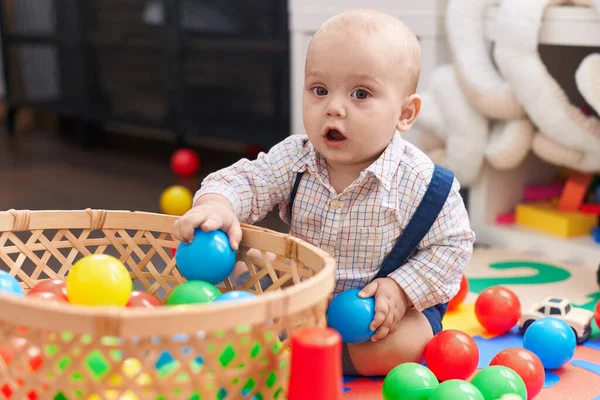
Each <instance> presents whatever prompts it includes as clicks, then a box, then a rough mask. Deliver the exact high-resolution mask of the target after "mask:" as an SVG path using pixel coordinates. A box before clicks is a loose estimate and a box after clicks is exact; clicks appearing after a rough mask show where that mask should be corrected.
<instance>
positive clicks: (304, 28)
mask: <svg viewBox="0 0 600 400" xmlns="http://www.w3.org/2000/svg"><path fill="white" fill-rule="evenodd" d="M446 5H447V0H421V1H418V2H411V1H394V0H372V1H369V2H365V1H364V0H327V1H325V2H324V1H320V0H289V1H288V14H289V24H290V45H291V76H290V78H291V107H292V111H291V132H292V134H302V133H304V125H303V122H302V88H303V86H304V62H305V59H306V51H307V50H308V45H309V43H310V40H311V38H312V36H313V34H314V33H315V32H316V30H317V29H318V28H319V26H320V25H321V24H322V23H323V22H325V21H326V20H327V19H328V18H330V17H332V16H334V15H335V14H337V13H339V12H342V11H345V10H348V9H354V8H365V7H368V8H372V9H377V10H380V11H383V12H386V13H389V14H391V15H394V16H396V17H398V18H401V19H402V20H403V21H404V22H405V23H406V24H407V25H408V26H409V27H410V28H411V29H412V30H413V31H414V32H415V34H416V35H417V36H418V38H419V41H420V43H421V52H422V57H421V60H422V65H421V81H420V82H419V85H420V87H424V88H426V87H427V85H428V79H429V77H430V75H431V73H432V72H433V70H434V68H435V67H436V66H437V65H439V64H442V63H446V62H449V61H450V55H449V52H448V49H447V47H446V41H445V36H446V33H445V28H444V14H445V9H446Z"/></svg>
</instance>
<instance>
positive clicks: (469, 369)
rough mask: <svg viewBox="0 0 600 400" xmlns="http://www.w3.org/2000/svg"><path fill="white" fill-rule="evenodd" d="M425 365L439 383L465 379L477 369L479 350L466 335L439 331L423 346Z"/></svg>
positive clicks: (457, 331) (460, 332)
mask: <svg viewBox="0 0 600 400" xmlns="http://www.w3.org/2000/svg"><path fill="white" fill-rule="evenodd" d="M425 363H426V364H427V368H429V369H430V370H431V372H433V374H434V375H435V376H436V377H437V378H438V380H439V381H440V382H442V381H447V380H450V379H463V380H464V379H467V378H468V377H470V376H471V375H472V374H473V372H475V370H476V369H477V364H478V363H479V348H478V347H477V343H475V340H473V338H472V337H471V336H469V335H467V334H466V333H464V332H462V331H459V330H454V329H449V330H446V331H441V332H440V333H438V334H437V335H435V336H434V337H433V339H431V340H430V341H429V343H427V346H425Z"/></svg>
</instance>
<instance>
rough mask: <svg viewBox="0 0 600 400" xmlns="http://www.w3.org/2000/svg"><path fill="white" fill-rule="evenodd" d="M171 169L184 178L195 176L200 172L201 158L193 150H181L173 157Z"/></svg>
mask: <svg viewBox="0 0 600 400" xmlns="http://www.w3.org/2000/svg"><path fill="white" fill-rule="evenodd" d="M171 169H172V170H173V172H174V173H175V174H177V175H178V176H180V177H182V178H189V177H191V176H194V175H196V174H197V173H198V171H199V170H200V157H199V156H198V153H196V152H195V151H194V150H192V149H179V150H177V151H176V152H174V153H173V155H172V156H171Z"/></svg>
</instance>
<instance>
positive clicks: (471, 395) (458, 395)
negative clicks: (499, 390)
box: [428, 379, 484, 400]
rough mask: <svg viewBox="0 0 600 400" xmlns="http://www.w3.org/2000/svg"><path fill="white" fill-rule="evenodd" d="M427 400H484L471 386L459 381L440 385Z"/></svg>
mask: <svg viewBox="0 0 600 400" xmlns="http://www.w3.org/2000/svg"><path fill="white" fill-rule="evenodd" d="M428 400H484V398H483V395H482V394H481V392H480V391H479V389H477V388H476V387H475V386H474V385H473V384H471V383H469V382H467V381H463V380H460V379H450V380H449V381H445V382H442V383H440V385H439V386H438V387H437V389H435V391H434V392H433V393H432V394H431V396H429V399H428Z"/></svg>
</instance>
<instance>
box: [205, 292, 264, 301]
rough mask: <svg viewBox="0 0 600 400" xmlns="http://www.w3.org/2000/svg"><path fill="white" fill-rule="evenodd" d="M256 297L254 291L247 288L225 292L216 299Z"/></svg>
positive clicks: (228, 299) (227, 299)
mask: <svg viewBox="0 0 600 400" xmlns="http://www.w3.org/2000/svg"><path fill="white" fill-rule="evenodd" d="M253 297H256V295H255V294H254V293H250V292H246V291H245V290H232V291H230V292H225V293H223V294H222V295H220V296H219V297H217V298H216V299H215V301H230V300H242V299H250V298H253Z"/></svg>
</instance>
